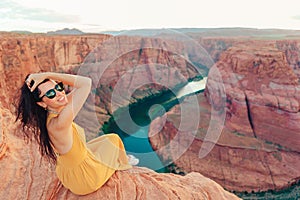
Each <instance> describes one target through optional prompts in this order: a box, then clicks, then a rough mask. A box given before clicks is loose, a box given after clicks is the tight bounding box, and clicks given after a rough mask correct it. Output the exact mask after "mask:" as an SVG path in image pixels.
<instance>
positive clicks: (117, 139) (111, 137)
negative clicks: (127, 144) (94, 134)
mask: <svg viewBox="0 0 300 200" xmlns="http://www.w3.org/2000/svg"><path fill="white" fill-rule="evenodd" d="M107 138H108V139H109V140H110V141H112V142H113V143H119V142H120V141H122V140H121V138H120V136H119V135H118V134H115V133H110V134H107Z"/></svg>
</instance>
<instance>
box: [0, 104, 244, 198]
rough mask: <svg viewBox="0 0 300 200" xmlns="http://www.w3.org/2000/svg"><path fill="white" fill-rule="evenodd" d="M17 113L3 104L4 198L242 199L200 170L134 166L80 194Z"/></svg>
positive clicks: (0, 193)
mask: <svg viewBox="0 0 300 200" xmlns="http://www.w3.org/2000/svg"><path fill="white" fill-rule="evenodd" d="M21 132H22V130H21V127H20V126H18V123H17V124H15V123H14V116H13V115H12V114H11V113H10V112H9V111H8V110H7V109H3V108H2V106H1V107H0V134H1V135H0V136H1V137H0V138H1V140H0V166H1V171H0V177H1V184H0V199H41V200H42V199H78V198H80V199H120V200H121V199H124V200H127V199H143V200H144V199H162V200H164V199H176V198H178V199H230V200H232V199H239V198H237V197H236V196H235V195H233V194H231V193H229V192H227V191H225V190H224V189H223V188H222V187H221V186H220V185H218V184H217V183H215V182H214V181H212V180H210V179H209V178H206V177H204V176H202V175H201V174H199V173H190V174H188V175H186V176H179V175H174V174H159V173H156V172H154V171H152V170H150V169H146V168H145V169H144V168H138V167H134V168H133V169H131V170H127V171H119V172H116V173H115V174H114V175H113V176H112V177H111V178H110V179H109V181H108V182H107V183H106V184H105V185H104V186H103V187H101V188H100V189H99V190H97V191H96V192H94V193H92V194H89V195H85V196H81V197H79V196H76V195H74V194H72V193H71V192H70V191H69V190H67V189H66V188H64V187H63V186H62V185H61V184H60V182H59V181H58V179H57V177H56V175H55V171H54V166H53V165H51V164H49V163H48V162H47V161H46V160H45V159H43V158H41V156H40V154H39V153H37V152H38V148H37V145H36V143H35V142H32V141H29V142H28V143H25V142H24V140H23V137H22V136H21V134H22V133H21Z"/></svg>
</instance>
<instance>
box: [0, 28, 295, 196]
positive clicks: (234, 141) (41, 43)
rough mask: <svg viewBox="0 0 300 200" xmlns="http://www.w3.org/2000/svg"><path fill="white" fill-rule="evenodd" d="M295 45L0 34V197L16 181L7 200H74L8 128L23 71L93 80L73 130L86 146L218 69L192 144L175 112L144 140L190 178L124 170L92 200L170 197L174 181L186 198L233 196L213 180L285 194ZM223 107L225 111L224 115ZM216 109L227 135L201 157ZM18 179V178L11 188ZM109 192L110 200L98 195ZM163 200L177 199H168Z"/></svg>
mask: <svg viewBox="0 0 300 200" xmlns="http://www.w3.org/2000/svg"><path fill="white" fill-rule="evenodd" d="M183 40H184V41H186V42H182V41H183ZM299 42H300V40H298V39H282V40H270V39H267V40H261V39H260V40H256V39H251V38H250V39H249V38H243V37H242V38H239V37H234V38H233V37H224V38H223V37H199V36H197V35H194V34H193V35H192V36H190V37H188V38H185V37H184V38H180V39H178V38H167V37H165V38H151V37H141V36H115V37H113V36H110V35H100V34H99V35H97V34H95V35H92V34H90V35H81V36H46V35H43V34H31V35H22V34H11V33H1V34H0V58H1V60H0V71H1V75H2V79H1V80H0V86H1V88H2V90H1V91H0V102H1V104H2V105H1V110H2V118H1V123H2V124H1V127H2V130H1V134H2V135H1V140H0V159H1V165H2V168H3V169H5V170H3V171H2V173H4V174H5V175H4V174H3V175H2V176H1V177H7V178H6V179H5V180H6V181H5V183H6V184H4V185H2V186H1V187H2V188H1V191H8V190H10V189H9V184H10V183H13V185H14V187H12V188H16V190H15V191H9V192H10V193H11V194H10V193H9V194H10V195H11V196H10V197H16V196H17V193H18V192H20V195H25V196H26V195H27V196H30V195H33V196H32V197H38V198H42V199H48V198H50V197H51V198H54V196H57V198H66V197H68V198H69V197H70V198H75V197H73V196H72V194H70V193H69V192H68V191H66V190H64V188H62V187H61V186H60V185H59V182H58V180H57V179H56V178H55V175H54V174H53V166H51V165H49V164H47V163H46V162H45V161H44V160H43V159H42V158H41V157H40V156H39V154H37V153H36V152H37V147H36V145H35V144H34V142H32V141H29V142H28V143H24V142H23V140H22V137H21V136H20V132H21V128H20V127H18V126H17V125H14V122H13V117H14V115H13V114H14V113H15V107H14V105H15V104H16V103H17V99H18V91H19V87H20V86H21V85H22V84H23V81H24V78H25V76H26V75H27V74H28V73H32V72H38V71H56V72H67V73H74V74H81V75H85V76H89V77H91V78H92V79H93V87H92V88H93V89H92V94H91V95H90V96H89V98H88V100H87V102H86V104H85V105H84V108H83V109H82V111H81V112H80V113H79V115H78V117H77V118H76V122H77V123H78V124H79V125H81V126H83V127H84V128H85V129H86V134H87V139H92V138H94V137H96V136H97V135H98V134H99V132H100V134H101V126H102V125H103V124H104V123H105V122H106V121H107V120H108V119H109V118H110V117H111V116H112V115H113V113H114V111H116V110H117V109H118V108H121V107H122V106H125V105H128V104H129V103H134V102H137V101H138V100H139V99H142V98H144V97H145V96H150V95H155V94H158V93H159V92H160V91H161V90H164V89H166V88H173V87H176V85H178V84H182V83H184V82H186V81H187V80H189V79H192V78H194V77H195V76H198V75H199V74H201V75H203V76H205V75H207V74H206V73H208V72H209V69H210V68H212V67H214V68H216V69H218V71H219V72H220V75H221V79H220V78H218V77H214V76H209V73H208V83H207V88H206V90H205V92H204V93H200V94H197V96H196V97H197V99H198V103H199V108H200V115H201V120H200V121H199V125H198V127H197V134H196V136H195V137H193V138H192V139H193V141H192V142H191V143H190V141H187V140H188V138H189V134H188V133H187V131H185V132H180V131H179V132H178V129H177V128H178V127H176V126H177V124H178V121H180V114H181V113H180V106H175V107H174V108H173V109H171V110H170V111H169V112H168V113H167V114H166V115H165V116H163V117H160V118H157V119H155V120H154V121H153V122H152V123H151V127H152V128H150V132H149V139H150V141H151V144H152V146H153V148H154V149H155V150H156V152H157V153H158V155H160V156H161V158H162V159H163V160H164V161H165V162H169V161H170V160H172V162H174V163H175V165H176V166H178V167H179V168H181V169H182V170H183V171H184V172H185V173H187V174H188V175H185V176H183V177H180V176H178V175H165V174H157V173H155V172H152V171H149V170H147V169H140V168H139V169H136V170H137V171H138V172H141V173H140V175H137V174H130V173H121V172H120V173H117V174H116V175H114V178H113V179H112V181H111V182H109V183H108V184H107V186H106V187H105V188H103V191H110V192H101V190H99V191H97V192H96V193H95V194H92V195H94V196H91V197H93V198H94V197H97V195H99V197H103V198H104V197H108V196H109V195H111V196H110V197H116V196H113V195H121V197H120V196H118V198H120V199H122V197H123V199H126V198H125V197H126V195H129V193H130V191H129V192H128V193H127V192H126V191H124V190H122V189H121V187H120V183H122V184H124V185H127V188H130V184H135V185H136V187H137V188H139V187H142V188H139V189H140V190H141V191H145V193H143V194H137V193H135V194H136V197H137V198H142V197H145V196H142V195H145V194H147V195H149V196H146V198H147V197H149V198H150V197H151V198H153V197H154V196H151V192H150V191H153V188H154V187H155V188H156V186H155V184H158V183H160V181H162V182H163V183H162V184H159V186H157V187H159V188H160V191H161V192H160V193H157V194H161V195H162V193H164V192H166V191H167V190H166V189H164V188H171V186H166V185H167V183H169V182H170V183H171V182H172V181H174V186H173V185H172V187H174V188H177V189H178V190H179V191H182V193H180V194H179V193H178V194H177V195H178V196H180V195H184V193H186V192H184V191H189V190H190V191H196V190H197V191H203V193H205V194H207V195H208V196H209V195H213V193H214V195H216V194H215V193H219V194H220V195H221V196H214V198H213V199H218V198H219V199H222V198H223V196H222V195H224V196H225V197H226V198H228V199H233V198H235V196H231V194H230V193H228V192H226V191H224V190H223V189H221V188H220V186H218V185H217V184H215V183H214V182H213V181H211V180H210V179H212V180H214V181H216V182H217V183H218V184H220V185H221V186H222V187H224V188H226V189H227V190H230V191H249V192H251V191H263V190H268V189H282V188H285V187H288V186H289V185H290V184H292V183H294V182H296V181H298V179H299V177H300V172H299V169H298V168H297V166H299V164H300V163H299V162H300V161H299V160H300V159H299V141H300V140H299V137H300V136H299V125H298V124H299V123H298V121H299V100H300V99H299V98H300V96H299V95H298V94H297V91H298V89H299V85H298V79H299V75H300V73H299V63H300V61H299V59H300V57H299V48H300V43H299ZM199 49H200V50H199ZM195 66H196V67H195ZM220 85H221V86H222V87H224V89H225V90H224V91H225V94H226V97H224V96H218V94H219V92H218V89H219V87H220ZM11 91H13V92H11ZM190 98H192V97H190ZM188 99H189V98H187V100H188ZM223 103H225V105H226V106H225V107H224V108H221V107H222V106H223ZM212 106H213V107H214V109H216V110H218V109H219V111H220V113H221V112H223V114H225V121H224V127H223V129H222V133H221V134H220V137H219V139H218V141H217V142H216V144H215V145H214V148H213V149H212V150H211V151H210V152H209V153H208V154H207V156H206V157H204V158H201V159H200V158H199V150H200V149H201V146H202V144H203V141H204V138H205V133H206V131H207V128H208V127H209V122H210V119H211V115H212V113H211V108H212ZM222 109H224V110H222ZM157 127H160V129H158V128H157ZM177 134H178V137H176V136H177ZM173 138H176V139H178V141H176V142H174V144H172V145H171V146H170V148H169V149H167V150H165V151H160V150H162V149H163V148H162V147H163V146H165V145H167V144H169V143H170V141H172V139H173ZM186 142H188V144H187V146H188V148H187V150H186V151H185V152H184V153H183V154H182V155H181V156H179V158H178V155H177V153H176V151H177V149H178V147H179V146H182V145H183V146H184V145H185V143H186ZM23 157H25V158H26V159H24V158H23ZM24 172H26V173H24ZM195 172H200V173H201V174H203V175H204V176H206V177H208V178H210V179H207V178H205V177H203V176H202V175H201V174H200V173H195ZM143 174H144V175H143ZM14 177H22V178H19V179H15V180H14ZM39 177H43V178H42V179H40V178H39ZM123 179H131V180H132V182H129V181H128V182H127V183H126V182H124V180H123ZM141 179H143V180H141ZM137 180H138V181H149V184H150V183H151V184H153V185H151V184H150V186H149V188H147V187H146V186H143V184H142V182H137ZM195 181H196V182H195ZM201 181H203V182H205V181H207V184H208V185H211V188H206V187H204V186H203V182H201ZM188 182H190V183H191V184H190V185H192V186H193V187H194V186H196V185H199V187H197V188H185V189H179V187H181V186H182V184H186V183H188ZM24 185H26V188H27V189H26V190H24ZM192 186H191V187H192ZM114 187H118V188H120V190H122V191H121V194H120V193H119V194H115V193H112V191H111V190H112V188H114ZM216 188H218V189H216ZM177 189H176V191H178V190H177ZM206 189H207V191H206ZM137 190H138V189H137ZM216 191H220V192H216ZM25 193H26V194H25ZM203 193H202V192H200V194H199V195H202V194H203ZM106 194H107V195H108V196H101V195H106ZM1 195H5V194H4V193H3V194H1ZM34 195H40V196H34ZM53 195H54V196H53ZM122 195H123V196H122ZM152 195H153V194H152ZM168 195H169V197H173V196H172V195H174V193H173V194H171V193H168ZM175 195H176V194H175ZM187 195H188V194H187ZM191 195H194V194H193V193H191ZM30 197H31V196H30ZM162 197H163V195H162V196H161V198H162ZM181 197H185V196H181ZM189 197H192V196H189ZM206 197H207V196H206ZM225 197H224V198H225ZM199 198H200V197H199ZM201 198H205V197H204V196H201ZM211 198H212V197H211ZM87 199H88V197H87ZM158 199H159V198H158Z"/></svg>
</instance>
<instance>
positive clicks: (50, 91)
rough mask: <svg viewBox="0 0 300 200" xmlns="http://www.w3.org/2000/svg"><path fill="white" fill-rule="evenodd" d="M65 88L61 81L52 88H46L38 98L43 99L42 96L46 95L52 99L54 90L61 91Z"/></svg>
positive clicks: (54, 93)
mask: <svg viewBox="0 0 300 200" xmlns="http://www.w3.org/2000/svg"><path fill="white" fill-rule="evenodd" d="M64 89H65V87H64V84H63V82H59V83H57V84H56V85H55V86H54V88H53V89H50V90H48V91H47V92H46V93H45V94H44V95H43V96H41V97H40V100H42V99H43V97H45V96H46V97H47V98H49V99H53V98H54V97H55V96H56V92H55V90H56V91H59V92H62V91H63V90H64Z"/></svg>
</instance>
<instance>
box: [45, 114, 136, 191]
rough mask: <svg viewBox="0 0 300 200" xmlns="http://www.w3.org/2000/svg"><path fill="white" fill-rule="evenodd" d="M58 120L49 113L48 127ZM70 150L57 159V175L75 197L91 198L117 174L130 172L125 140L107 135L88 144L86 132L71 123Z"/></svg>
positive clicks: (113, 135)
mask: <svg viewBox="0 0 300 200" xmlns="http://www.w3.org/2000/svg"><path fill="white" fill-rule="evenodd" d="M55 116H57V115H56V114H52V113H50V114H49V116H48V118H47V123H48V122H49V121H50V119H51V118H53V117H55ZM72 129H73V144H72V147H71V149H70V150H69V151H68V152H67V153H65V154H62V155H57V164H56V174H57V176H58V178H59V180H60V181H61V182H62V184H63V186H64V187H66V188H68V189H69V190H71V192H73V193H74V194H78V195H84V194H89V193H92V192H94V191H96V190H97V189H99V188H100V187H101V186H102V185H103V184H104V183H105V182H106V181H107V180H108V179H109V178H110V177H111V176H112V175H113V174H114V172H115V171H116V170H126V169H130V168H131V167H132V166H131V165H129V164H128V159H127V156H126V152H125V149H124V145H123V142H122V140H121V139H120V137H119V136H118V135H117V134H106V135H103V136H100V137H98V138H95V139H93V140H91V141H89V142H88V143H86V139H85V134H84V130H83V128H81V127H80V126H78V125H77V124H75V123H74V122H73V123H72Z"/></svg>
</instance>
